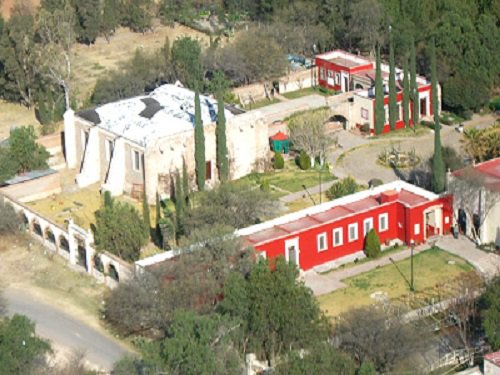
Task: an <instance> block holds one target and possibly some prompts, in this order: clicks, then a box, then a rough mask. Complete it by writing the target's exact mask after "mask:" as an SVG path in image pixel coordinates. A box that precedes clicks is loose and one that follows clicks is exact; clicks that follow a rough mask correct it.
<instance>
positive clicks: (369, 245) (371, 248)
mask: <svg viewBox="0 0 500 375" xmlns="http://www.w3.org/2000/svg"><path fill="white" fill-rule="evenodd" d="M365 254H366V256H367V257H368V258H378V257H379V256H380V238H379V236H378V233H377V232H376V231H375V229H373V228H372V229H370V231H369V232H368V233H367V234H366V238H365Z"/></svg>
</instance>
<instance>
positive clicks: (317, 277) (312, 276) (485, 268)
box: [304, 236, 500, 296]
mask: <svg viewBox="0 0 500 375" xmlns="http://www.w3.org/2000/svg"><path fill="white" fill-rule="evenodd" d="M430 246H431V245H430V244H422V245H420V246H417V247H415V252H414V253H415V254H418V253H420V252H422V251H424V250H427V249H428V248H429V247H430ZM436 246H438V247H440V248H441V249H443V250H446V251H448V252H450V253H452V254H454V255H457V256H459V257H461V258H463V259H465V260H467V261H468V262H469V263H470V264H472V265H473V266H474V267H475V268H476V269H477V270H478V271H479V272H480V273H481V275H483V276H484V277H485V278H486V279H490V278H492V277H493V276H494V275H496V274H500V256H498V255H495V254H491V253H486V252H484V251H481V250H478V249H476V247H475V245H474V244H473V243H472V242H471V241H470V240H469V239H468V238H466V237H464V236H460V237H459V238H458V239H455V238H453V237H452V236H444V237H441V238H439V239H438V240H437V242H436ZM410 255H411V252H410V250H409V249H406V250H401V251H400V252H398V253H395V254H391V255H387V256H384V257H382V258H379V259H376V260H372V261H367V262H366V263H362V264H360V265H357V266H352V267H350V268H346V269H340V270H334V271H331V272H329V273H325V274H319V273H317V272H316V271H314V270H309V271H306V272H305V276H304V280H305V284H306V285H307V286H308V287H309V288H311V289H312V291H313V293H314V295H316V296H320V295H322V294H327V293H331V292H333V291H335V290H338V289H342V288H345V287H346V286H347V285H346V284H344V283H343V282H342V280H344V279H347V278H349V277H353V276H357V275H359V274H362V273H365V272H368V271H371V270H373V269H375V268H377V267H379V266H385V265H387V264H390V263H391V261H390V259H392V260H394V261H395V262H397V261H400V260H403V259H406V258H409V257H410Z"/></svg>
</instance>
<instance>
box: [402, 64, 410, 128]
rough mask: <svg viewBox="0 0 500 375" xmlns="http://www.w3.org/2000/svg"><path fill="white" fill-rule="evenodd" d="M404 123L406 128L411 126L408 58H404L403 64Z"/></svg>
mask: <svg viewBox="0 0 500 375" xmlns="http://www.w3.org/2000/svg"><path fill="white" fill-rule="evenodd" d="M403 75H404V77H403V121H404V123H405V127H406V128H407V127H408V126H410V82H409V80H408V56H405V58H404V64H403Z"/></svg>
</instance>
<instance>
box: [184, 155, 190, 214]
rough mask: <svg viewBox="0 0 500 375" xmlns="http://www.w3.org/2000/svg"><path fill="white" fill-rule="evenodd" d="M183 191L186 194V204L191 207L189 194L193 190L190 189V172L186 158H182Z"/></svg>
mask: <svg viewBox="0 0 500 375" xmlns="http://www.w3.org/2000/svg"><path fill="white" fill-rule="evenodd" d="M182 193H183V194H184V202H185V206H186V208H189V195H190V194H191V190H190V189H189V174H188V171H187V165H186V160H184V158H182Z"/></svg>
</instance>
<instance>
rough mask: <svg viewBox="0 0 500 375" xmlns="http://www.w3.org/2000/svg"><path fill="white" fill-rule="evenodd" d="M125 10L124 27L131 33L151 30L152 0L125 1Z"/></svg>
mask: <svg viewBox="0 0 500 375" xmlns="http://www.w3.org/2000/svg"><path fill="white" fill-rule="evenodd" d="M122 6H126V7H127V8H126V9H127V10H126V11H125V14H126V16H125V17H124V20H123V21H124V22H125V26H128V27H129V28H130V29H131V30H132V31H135V32H140V33H144V32H146V31H148V30H150V29H151V26H152V22H153V10H154V6H155V5H154V1H153V0H127V1H125V4H124V5H122Z"/></svg>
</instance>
